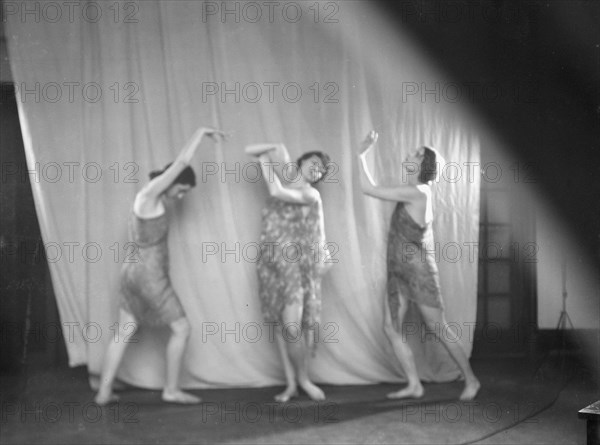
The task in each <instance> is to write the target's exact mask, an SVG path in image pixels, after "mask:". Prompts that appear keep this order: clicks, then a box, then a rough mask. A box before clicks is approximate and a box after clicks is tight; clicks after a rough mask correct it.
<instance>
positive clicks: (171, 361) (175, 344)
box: [162, 317, 201, 404]
mask: <svg viewBox="0 0 600 445" xmlns="http://www.w3.org/2000/svg"><path fill="white" fill-rule="evenodd" d="M169 327H170V328H171V337H170V338H169V343H168V344H167V382H166V385H165V388H164V389H163V393H162V399H163V400H164V401H165V402H174V403H185V404H193V403H200V401H201V400H200V398H198V397H196V396H194V395H192V394H188V393H186V392H183V391H181V390H180V389H179V384H178V382H179V371H180V369H181V362H182V361H183V353H184V351H185V346H186V344H187V340H188V338H189V335H190V324H189V323H188V321H187V318H185V317H182V318H180V319H178V320H175V321H174V322H172V323H171V324H170V325H169Z"/></svg>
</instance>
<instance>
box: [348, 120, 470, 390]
mask: <svg viewBox="0 0 600 445" xmlns="http://www.w3.org/2000/svg"><path fill="white" fill-rule="evenodd" d="M377 137H378V135H377V133H376V132H374V131H371V132H370V133H369V134H368V135H367V138H366V139H365V141H364V142H363V143H362V147H361V148H362V150H361V153H360V154H359V160H360V170H361V184H362V189H363V192H364V193H365V194H367V195H369V196H372V197H374V198H379V199H384V200H388V201H394V202H396V203H397V204H396V209H395V210H394V214H393V215H392V222H391V226H390V232H389V239H388V252H387V269H388V270H387V279H388V281H387V291H388V304H386V305H384V306H385V321H384V323H385V324H384V332H385V334H386V336H387V338H388V339H389V340H390V342H391V343H392V346H393V349H394V352H395V354H396V357H397V358H398V360H399V361H400V364H401V365H402V368H403V369H404V371H405V372H406V376H407V378H408V385H407V387H406V388H404V389H402V390H400V391H397V392H394V393H391V394H388V397H389V398H419V397H421V396H422V395H423V386H422V385H421V382H420V380H419V376H418V374H417V368H416V366H415V360H414V356H413V353H412V351H411V349H410V347H409V346H408V344H406V343H405V342H404V341H403V340H402V337H401V335H400V333H399V331H400V329H401V326H402V322H403V320H404V316H405V315H406V310H407V309H408V302H409V301H412V302H413V303H415V304H416V306H417V307H418V308H419V310H420V312H421V315H422V316H423V319H424V321H425V324H426V325H427V327H428V328H429V329H431V330H434V329H435V327H436V326H438V327H439V326H441V327H442V332H448V333H449V335H450V336H452V338H448V335H441V336H439V337H440V340H441V341H442V344H443V345H444V346H445V347H446V349H447V350H448V352H449V353H450V356H451V357H452V358H453V359H454V361H455V362H456V363H457V364H458V366H459V368H460V370H461V372H462V374H463V376H464V378H465V388H464V390H463V392H462V394H461V396H460V399H461V400H471V399H473V398H474V397H475V396H476V395H477V392H478V391H479V387H480V384H479V380H477V378H476V377H475V374H473V370H472V369H471V366H470V365H469V359H468V358H467V355H466V354H465V352H464V351H463V349H462V347H461V346H460V344H459V343H458V342H457V340H458V338H456V334H455V333H454V331H453V329H452V328H451V327H450V326H449V325H448V322H447V321H446V316H445V314H444V306H443V302H442V295H441V291H440V284H439V274H438V268H437V264H436V262H435V257H434V254H433V252H434V249H433V245H434V244H433V229H432V222H433V209H432V203H431V201H432V196H431V181H432V180H433V179H434V178H435V177H436V172H437V162H439V159H437V152H436V151H435V150H433V149H431V148H429V147H420V148H418V149H416V150H413V151H412V152H410V153H409V155H408V157H407V158H406V161H405V162H404V163H403V165H402V168H403V172H402V176H403V178H406V181H405V182H406V184H402V185H398V186H394V187H382V186H379V185H377V184H376V183H375V181H374V180H373V178H372V176H371V175H370V173H369V168H368V165H367V161H366V159H365V156H366V154H367V153H368V152H369V151H370V150H371V148H372V147H373V146H374V145H375V143H376V142H377ZM403 182H404V181H403ZM435 332H437V330H435Z"/></svg>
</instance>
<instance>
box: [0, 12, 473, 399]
mask: <svg viewBox="0 0 600 445" xmlns="http://www.w3.org/2000/svg"><path fill="white" fill-rule="evenodd" d="M23 3H25V2H17V4H18V5H20V6H21V7H24V6H23ZM81 3H82V4H84V3H86V2H81ZM92 3H96V2H92ZM113 3H114V2H111V5H112V4H113ZM129 3H131V2H129ZM208 3H210V4H213V5H214V4H216V5H219V3H218V2H208ZM235 3H239V4H240V5H242V6H243V5H244V4H245V3H244V2H235ZM328 3H331V2H325V3H323V2H321V3H319V5H320V7H321V8H324V7H325V5H326V4H328ZM99 5H101V6H102V5H104V4H102V3H99ZM114 5H118V6H119V7H120V8H121V12H123V11H125V10H126V5H127V2H117V3H114ZM136 5H137V7H138V8H139V9H138V10H137V12H136V15H135V18H136V19H137V22H134V23H126V22H124V21H123V20H122V19H123V17H121V20H119V21H115V20H114V16H112V15H110V14H109V13H113V12H114V11H112V10H110V11H109V10H108V9H107V8H108V6H106V8H105V10H104V11H103V12H104V13H105V14H104V15H103V17H101V19H100V20H98V21H97V22H96V23H92V22H89V21H84V20H75V21H74V22H69V20H68V16H65V17H63V19H62V20H61V21H60V22H59V23H50V22H48V21H44V20H41V21H40V22H35V21H33V20H22V18H21V16H19V15H11V16H8V17H7V28H6V35H7V43H8V47H9V54H10V61H11V66H12V69H13V78H14V79H15V84H16V87H17V90H18V92H17V94H19V97H18V104H19V113H20V116H21V123H22V126H23V134H24V137H25V147H26V153H27V162H28V168H29V169H30V170H33V169H35V168H36V165H37V166H38V167H37V171H38V172H39V174H38V177H39V178H38V179H39V181H38V182H35V183H33V184H32V185H33V191H34V198H35V203H36V209H37V212H38V217H39V219H40V225H41V229H42V235H43V238H44V243H45V245H46V252H47V256H48V258H49V263H50V270H51V274H52V280H53V286H54V291H55V294H56V298H57V303H58V307H59V311H60V316H61V324H62V328H63V332H64V333H65V337H66V338H67V351H68V354H69V362H70V365H71V366H76V365H87V367H88V369H89V370H90V373H92V374H93V373H98V372H99V370H100V366H101V363H102V356H103V354H104V350H105V347H106V344H107V343H108V342H109V341H112V338H113V335H114V323H115V321H116V319H117V307H118V282H119V281H118V280H119V269H120V266H121V264H122V263H123V261H126V260H128V259H131V258H132V255H133V257H134V256H135V248H134V246H131V245H128V244H127V237H126V235H127V220H128V218H129V216H130V214H131V206H132V202H133V199H134V196H135V194H136V192H137V191H139V190H140V188H141V187H142V186H143V184H144V183H145V182H146V181H147V175H148V173H149V172H150V171H151V170H153V169H156V168H160V167H162V166H164V165H165V164H166V163H167V162H170V161H172V160H173V158H174V157H175V156H176V154H177V153H178V150H179V149H180V147H182V145H183V144H184V143H185V141H186V140H187V138H188V137H189V136H190V135H191V134H192V132H193V131H194V130H195V128H197V127H198V126H200V125H215V126H218V127H220V128H222V129H224V130H226V131H229V132H231V134H232V136H231V138H230V139H229V140H228V141H226V142H224V143H218V144H214V143H213V142H212V141H205V142H203V143H202V146H201V147H200V149H199V150H198V153H197V156H196V157H195V159H194V160H193V161H192V167H193V168H194V169H195V171H196V174H197V187H196V189H194V190H193V191H192V192H191V193H189V194H188V196H187V197H186V198H185V199H184V200H183V201H182V202H180V203H177V204H175V205H173V206H171V207H170V208H169V218H170V224H171V225H170V232H169V248H170V255H171V263H170V267H171V278H172V282H173V286H174V288H175V290H176V291H177V292H178V295H179V297H180V299H181V301H182V304H183V306H184V308H185V310H186V312H187V314H188V316H189V318H190V320H191V323H192V326H193V328H192V329H193V331H192V336H191V338H190V341H189V344H188V350H187V353H186V359H185V363H184V369H183V370H182V376H181V379H182V385H183V386H184V387H188V388H207V387H228V386H266V385H274V384H280V383H282V382H283V381H284V377H283V369H282V366H281V363H280V360H279V357H278V354H277V348H276V345H275V344H274V342H272V341H270V339H269V334H270V332H269V329H268V326H266V325H264V323H263V322H262V318H261V313H260V304H259V301H258V296H257V291H258V283H257V276H256V264H255V257H256V249H255V243H256V242H257V240H258V237H259V233H260V218H261V209H262V207H263V205H264V202H265V199H266V197H267V189H266V186H265V184H264V181H262V179H260V178H259V177H257V175H258V174H259V170H258V169H257V168H256V165H254V164H253V163H252V161H251V160H250V159H248V158H247V157H246V156H245V155H244V153H243V148H244V146H245V145H247V144H250V143H258V142H266V141H272V142H283V143H285V144H286V146H287V147H288V150H289V151H290V154H291V155H292V158H293V159H295V158H297V157H298V156H299V155H300V154H301V153H302V152H304V151H309V150H324V151H326V152H328V153H329V154H330V155H331V158H332V160H333V162H334V163H335V170H334V173H333V175H332V176H331V177H330V178H328V180H327V181H325V182H324V183H322V184H320V185H319V186H318V188H319V190H320V191H321V194H322V196H323V201H324V211H325V225H326V232H327V235H328V241H330V242H332V243H335V250H336V251H335V252H334V253H335V259H336V260H337V261H338V262H337V264H335V266H334V267H333V268H332V270H331V271H330V273H329V274H328V275H327V276H325V278H324V280H323V286H322V288H323V289H322V290H323V315H322V324H321V326H320V332H319V334H320V335H319V338H320V342H319V345H318V351H317V355H316V357H315V359H314V361H313V363H312V369H311V372H312V374H313V377H314V379H315V380H316V381H317V382H321V383H330V384H366V383H374V382H381V381H388V382H399V381H402V380H403V379H404V377H403V374H402V372H401V370H400V367H399V364H398V363H396V360H395V358H394V356H393V353H392V349H391V346H390V345H389V344H388V342H387V340H386V338H385V336H384V334H383V329H382V320H383V307H384V306H383V305H384V304H385V302H386V296H385V285H386V283H385V279H386V270H385V267H386V265H385V253H386V241H387V230H388V227H389V223H390V216H391V212H392V210H393V204H392V203H389V202H383V201H378V200H374V199H372V198H369V197H366V196H364V195H363V194H362V193H361V191H360V187H359V181H358V164H357V159H356V156H355V153H356V152H357V150H358V143H359V142H360V141H361V140H362V139H363V138H364V137H365V135H366V133H367V132H368V131H369V130H371V129H376V130H377V131H378V132H379V133H380V140H379V144H378V148H377V150H376V152H375V154H374V155H373V156H372V158H371V165H372V170H373V172H374V174H375V176H376V177H377V179H378V181H380V182H382V183H386V184H394V183H398V181H399V171H400V163H401V161H402V159H403V158H404V157H405V156H406V153H407V150H409V149H410V148H412V147H416V146H419V145H424V144H429V145H432V146H435V147H436V148H437V149H438V150H439V151H440V152H441V153H442V154H443V155H444V157H445V158H446V160H447V161H452V162H455V163H457V164H458V165H459V166H460V167H461V171H460V172H461V173H462V178H461V179H460V180H457V181H451V180H445V179H448V178H444V177H443V176H442V180H441V181H440V182H439V183H437V184H436V185H435V186H434V193H435V195H436V221H435V226H434V228H435V235H436V241H437V243H438V246H439V252H440V261H439V268H440V275H441V284H442V292H443V295H444V300H445V304H446V308H447V318H448V320H449V321H450V322H452V323H454V324H455V326H458V327H459V328H460V329H461V333H462V335H461V343H462V345H463V347H464V348H465V350H466V351H467V352H468V353H470V349H471V341H472V336H470V335H468V334H469V332H468V329H469V326H472V323H473V322H474V321H475V314H476V290H477V253H476V252H475V257H474V258H470V257H469V250H468V249H469V245H470V244H469V243H477V241H478V225H479V217H478V215H479V175H475V177H472V178H470V179H471V180H467V178H466V170H465V165H467V164H466V163H474V164H477V163H478V162H479V142H478V137H477V131H478V128H477V126H476V125H475V124H474V123H473V122H474V121H473V118H472V116H469V114H468V111H467V110H465V109H464V106H463V104H461V103H452V102H449V101H444V100H442V101H429V100H423V98H422V97H420V96H417V95H414V96H411V97H410V98H407V97H406V91H407V90H406V86H407V85H412V84H417V85H419V84H421V83H425V84H427V85H428V86H429V87H430V88H435V85H438V86H439V85H440V84H441V83H443V82H445V79H444V76H443V74H441V73H439V72H437V71H436V69H435V68H434V67H433V66H432V65H431V64H430V63H429V62H428V61H427V60H424V59H423V58H422V57H421V56H420V55H419V51H418V48H415V47H414V44H413V43H412V42H411V41H410V39H408V38H405V37H404V36H403V35H402V34H400V33H399V32H398V30H396V29H390V24H388V23H387V22H386V20H385V18H384V17H381V16H380V15H379V14H378V12H377V11H376V10H374V9H373V8H374V7H373V6H372V5H369V4H368V3H367V2H340V3H339V4H338V5H339V10H338V11H337V13H336V14H337V15H336V16H335V18H336V19H337V20H338V21H337V23H328V22H325V21H324V20H323V17H321V19H320V20H318V21H317V22H316V23H315V20H314V15H313V14H314V7H313V10H311V9H309V8H310V6H311V5H312V3H311V4H309V3H303V2H296V3H295V5H297V6H298V7H301V8H302V13H303V16H302V19H301V20H298V21H297V22H296V23H292V22H290V21H286V20H283V19H281V17H280V16H279V15H275V16H274V20H273V21H272V22H271V21H269V20H268V16H263V20H262V21H260V22H257V23H252V22H250V21H248V20H244V19H243V17H242V20H241V22H239V23H236V22H235V20H234V19H233V17H229V18H230V20H222V18H221V17H220V16H209V17H207V16H206V14H205V13H206V7H207V2H200V1H176V2H167V1H163V2H160V1H144V2H138V3H136ZM321 12H325V10H324V9H321ZM327 12H330V13H331V11H330V10H328V11H327ZM203 13H204V15H203ZM70 88H71V90H70ZM28 91H33V93H27V92H28ZM36 91H37V92H36ZM70 92H71V93H72V94H71V96H72V97H69V93H70ZM58 93H61V94H62V96H61V97H60V98H58V99H57V95H58ZM36 94H37V96H36ZM36 98H37V99H39V100H35V99H36ZM476 171H478V169H476ZM55 172H60V173H62V176H61V177H60V178H58V179H57V173H55ZM444 172H446V173H449V170H448V169H447V168H445V169H444ZM69 173H73V174H72V175H71V176H69ZM456 246H458V249H459V250H458V253H456ZM452 249H455V250H454V251H452ZM55 252H60V253H61V257H60V258H56V257H57V254H56V253H55ZM71 254H72V255H71ZM456 255H458V258H455V257H456ZM408 321H409V322H412V323H415V324H414V325H410V326H418V323H419V319H418V317H417V316H416V314H414V313H413V314H411V315H410V317H409V320H408ZM166 338H167V332H166V331H165V330H160V329H159V330H150V329H144V328H142V329H141V330H140V332H139V333H138V334H136V336H135V340H137V342H135V343H132V344H131V345H130V346H129V348H128V350H127V353H126V356H125V359H124V361H123V365H122V367H121V369H120V371H119V374H118V377H119V378H121V379H123V380H124V381H127V382H129V383H132V384H135V385H137V386H141V387H148V388H157V387H160V386H162V384H163V381H164V346H165V341H166ZM407 341H409V342H410V344H411V345H412V346H413V347H414V349H415V356H416V359H417V365H418V369H419V373H420V375H421V377H422V378H423V379H424V380H428V381H445V380H452V379H455V378H456V377H457V376H458V375H459V371H458V369H457V367H456V365H455V364H454V363H453V362H452V361H451V360H450V358H449V357H448V355H447V353H446V352H445V350H444V348H443V347H442V346H441V345H440V344H439V342H437V341H435V339H432V338H431V337H430V336H425V337H423V336H421V335H420V334H411V335H407Z"/></svg>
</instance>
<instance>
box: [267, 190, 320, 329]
mask: <svg viewBox="0 0 600 445" xmlns="http://www.w3.org/2000/svg"><path fill="white" fill-rule="evenodd" d="M303 209H304V210H303ZM319 212H320V206H319V205H318V204H317V203H313V204H309V205H301V204H294V203H289V202H285V201H282V200H280V199H277V198H274V197H270V198H269V199H268V200H267V204H266V206H265V207H264V209H263V211H262V231H261V235H260V246H261V256H260V258H259V260H258V262H257V269H258V278H259V297H260V302H261V307H262V314H263V317H264V319H265V321H267V322H275V323H282V318H281V316H282V312H283V310H284V308H285V306H286V305H288V304H292V303H301V304H302V305H303V313H302V327H303V328H311V327H314V325H315V323H317V324H318V323H319V322H320V315H321V266H320V264H322V261H323V258H322V256H321V257H320V255H322V250H321V249H320V247H322V245H323V240H321V239H320V230H319V218H320V214H319ZM319 260H320V261H321V262H319Z"/></svg>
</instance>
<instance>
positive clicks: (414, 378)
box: [383, 297, 424, 399]
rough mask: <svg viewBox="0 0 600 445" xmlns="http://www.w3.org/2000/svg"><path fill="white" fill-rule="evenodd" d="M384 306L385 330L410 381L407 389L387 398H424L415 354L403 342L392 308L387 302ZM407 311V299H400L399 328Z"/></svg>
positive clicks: (391, 394) (393, 393) (390, 394)
mask: <svg viewBox="0 0 600 445" xmlns="http://www.w3.org/2000/svg"><path fill="white" fill-rule="evenodd" d="M384 306H385V318H384V327H383V330H384V332H385V335H386V336H387V338H388V339H389V340H390V342H391V343H392V347H393V348H394V352H395V353H396V358H398V361H399V362H400V365H402V369H403V370H404V372H405V373H406V378H407V379H408V385H407V386H406V388H404V389H401V390H400V391H396V392H392V393H389V394H388V395H387V396H388V398H390V399H405V398H414V399H418V398H419V397H422V396H423V392H424V390H423V385H421V381H420V380H419V375H418V374H417V366H416V365H415V358H414V355H413V352H412V350H411V349H410V347H409V346H408V344H406V343H405V342H404V341H403V340H402V335H401V334H400V333H399V332H398V331H396V328H395V326H394V323H393V321H392V314H391V313H390V306H389V303H388V302H387V301H386V302H385V303H384ZM407 309H408V301H407V300H406V299H405V298H402V297H400V307H399V308H398V326H402V322H403V321H404V316H405V315H406V310H407Z"/></svg>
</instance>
